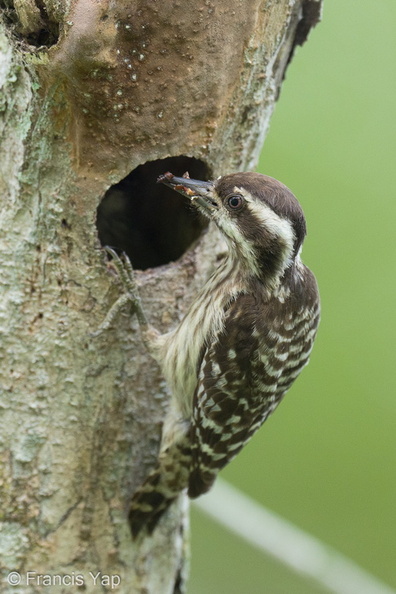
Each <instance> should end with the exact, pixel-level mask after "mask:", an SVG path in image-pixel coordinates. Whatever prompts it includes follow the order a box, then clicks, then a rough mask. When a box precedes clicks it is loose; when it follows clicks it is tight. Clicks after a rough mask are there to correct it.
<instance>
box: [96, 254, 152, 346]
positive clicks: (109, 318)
mask: <svg viewBox="0 0 396 594" xmlns="http://www.w3.org/2000/svg"><path fill="white" fill-rule="evenodd" d="M103 249H104V250H105V251H106V252H107V254H108V255H109V256H111V260H110V265H111V266H113V267H114V268H115V269H116V271H117V273H118V277H119V279H120V281H121V283H122V285H123V287H124V292H123V293H122V295H120V296H119V297H118V299H117V301H116V302H115V303H114V304H113V305H112V306H111V308H110V309H109V311H108V313H107V315H106V317H105V319H104V320H103V322H102V323H101V324H100V326H99V328H98V329H97V330H96V332H93V336H98V335H99V334H101V333H102V332H104V331H105V330H108V329H109V328H110V326H111V324H112V323H113V322H114V320H115V318H116V317H117V315H118V314H119V312H120V311H121V310H122V309H123V308H124V307H125V305H126V304H128V303H130V304H131V305H132V307H133V310H134V312H135V313H136V315H137V318H138V321H139V324H140V327H141V329H142V330H143V331H144V330H147V328H148V322H147V318H146V315H145V313H144V310H143V306H142V302H141V299H140V296H139V289H138V286H137V284H136V279H135V273H134V270H133V266H132V263H131V261H130V259H129V258H128V256H127V255H126V253H125V252H123V253H122V255H121V257H120V256H119V255H118V254H117V252H116V251H115V250H114V249H113V248H111V247H109V246H105V247H104V248H103Z"/></svg>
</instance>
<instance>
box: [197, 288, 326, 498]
mask: <svg viewBox="0 0 396 594" xmlns="http://www.w3.org/2000/svg"><path fill="white" fill-rule="evenodd" d="M317 318H318V313H315V312H314V311H313V309H312V307H311V306H310V304H309V303H303V304H302V306H301V307H300V308H299V309H297V310H295V308H294V304H291V303H288V302H286V303H283V304H282V303H281V302H280V301H279V300H274V301H273V302H269V303H268V302H267V303H262V302H260V301H259V300H258V299H257V298H256V297H255V296H254V295H240V296H239V297H238V298H237V299H236V301H234V302H233V303H232V304H231V306H230V307H229V309H228V311H227V313H226V318H225V325H224V329H223V331H222V332H221V333H220V334H219V335H218V336H217V337H216V338H215V340H214V341H213V343H212V344H211V345H210V346H208V348H207V349H206V351H205V353H204V356H203V359H202V363H201V366H200V370H199V380H198V385H197V388H196V391H195V395H194V414H193V419H192V426H191V444H192V445H191V448H192V466H191V471H190V478H189V492H188V493H189V496H190V497H198V496H199V495H201V494H202V493H205V492H206V491H207V490H208V489H210V487H211V485H212V484H213V482H214V480H215V478H216V475H217V473H218V471H219V470H220V469H221V468H223V467H224V466H225V465H226V464H228V462H229V461H230V460H232V458H234V456H236V454H237V453H238V452H239V451H240V450H241V448H242V447H243V446H244V445H245V443H246V442H247V441H248V440H249V439H250V438H251V437H252V435H253V434H254V433H255V432H256V431H257V429H258V428H259V427H260V426H261V425H262V424H263V422H264V421H265V420H266V418H267V417H268V415H270V414H271V413H272V411H273V410H274V409H275V408H276V406H277V405H278V403H279V401H280V400H281V398H282V396H283V395H284V393H285V392H286V391H287V389H288V388H289V387H290V385H291V384H292V383H293V381H294V380H295V378H296V377H297V375H298V374H299V373H300V371H301V369H302V368H303V367H304V365H305V364H306V363H307V362H308V357H309V353H310V351H311V348H312V344H313V339H314V337H315V333H316V327H317V323H318V319H317Z"/></svg>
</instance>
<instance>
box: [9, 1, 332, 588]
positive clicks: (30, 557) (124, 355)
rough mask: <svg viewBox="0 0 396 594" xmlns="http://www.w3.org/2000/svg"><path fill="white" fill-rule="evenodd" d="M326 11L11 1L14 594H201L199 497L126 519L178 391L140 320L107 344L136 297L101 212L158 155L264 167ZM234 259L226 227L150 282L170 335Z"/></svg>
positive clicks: (267, 5) (144, 287) (156, 311)
mask: <svg viewBox="0 0 396 594" xmlns="http://www.w3.org/2000/svg"><path fill="white" fill-rule="evenodd" d="M320 3H321V2H320V0H227V2H215V1H214V0H213V1H212V0H202V1H198V2H197V1H196V0H179V1H176V0H161V1H159V0H158V1H156V0H128V1H126V0H117V2H112V1H110V0H40V1H39V0H14V1H13V2H12V1H11V0H3V1H2V2H0V9H1V19H0V87H1V90H0V115H1V123H0V130H1V144H0V187H1V194H0V195H1V197H2V199H1V207H0V269H1V274H0V296H1V297H0V359H1V367H0V415H1V424H0V493H1V494H0V499H1V512H0V521H1V530H0V568H1V575H0V580H1V588H0V589H1V591H2V592H5V593H8V592H13V593H16V592H18V593H19V592H20V593H25V592H29V593H30V592H42V591H43V585H44V586H47V587H48V586H49V585H50V588H49V589H48V591H51V592H54V593H58V592H70V591H78V587H79V585H81V584H80V581H81V579H82V580H83V581H84V584H85V590H84V591H85V592H88V593H89V592H96V591H104V592H106V591H111V590H112V586H114V585H116V586H117V590H116V591H117V592H120V593H122V594H126V593H135V592H136V593H138V592H139V593H140V592H141V593H143V592H144V593H147V594H151V593H152V594H158V593H161V594H168V593H173V592H183V591H185V575H186V571H187V563H186V558H187V544H186V542H187V539H186V527H187V524H188V522H187V519H186V518H187V502H186V500H185V497H184V496H181V497H180V501H179V502H178V503H177V504H175V505H174V506H173V507H172V509H171V511H170V513H169V514H168V515H167V516H166V518H164V520H163V521H162V522H161V524H160V526H159V528H158V530H156V532H155V533H154V535H153V536H152V537H150V538H141V539H140V540H139V541H138V542H136V543H133V542H132V540H131V536H130V532H129V527H128V525H127V521H126V510H127V508H128V502H129V500H130V497H131V494H132V493H133V491H134V489H135V488H136V487H137V486H138V485H139V484H140V482H141V481H142V480H143V478H144V477H145V475H146V473H147V471H148V469H149V468H150V465H151V464H152V463H153V461H154V459H155V456H156V452H157V447H158V441H159V437H160V430H161V421H162V419H163V416H164V411H165V409H166V404H167V391H166V386H165V385H164V382H163V380H162V378H161V375H160V373H159V370H158V368H157V366H156V365H155V364H154V363H153V361H152V360H151V359H150V358H149V356H148V355H147V354H146V352H145V351H144V349H143V347H142V344H141V341H140V336H139V332H138V329H137V323H136V320H135V319H134V318H133V317H132V316H131V315H130V312H128V311H126V312H125V313H124V315H122V316H120V317H119V318H118V319H117V320H116V322H115V323H114V327H113V328H112V329H111V330H110V331H108V332H106V333H105V334H104V335H102V336H99V337H97V338H95V337H93V336H92V335H91V334H92V332H93V331H94V330H95V329H97V327H98V326H99V324H100V322H101V321H102V320H103V318H104V316H105V313H106V311H107V310H108V308H109V307H110V305H111V304H112V303H113V301H114V300H115V299H116V297H117V295H118V290H119V286H118V285H117V281H116V279H115V278H114V275H111V274H110V273H109V272H108V270H107V269H106V264H105V258H104V256H103V253H102V251H101V250H100V244H99V241H98V234H97V228H96V213H97V207H98V205H99V203H100V201H101V199H102V198H103V196H104V194H105V192H106V191H107V190H108V189H109V187H110V186H111V185H112V184H115V183H117V182H119V181H120V180H122V179H123V178H124V177H125V176H127V175H128V174H129V173H130V172H131V171H132V170H134V169H135V168H136V167H138V166H140V165H142V164H144V163H146V162H148V161H154V160H158V159H165V158H167V157H179V156H181V155H183V156H185V157H189V158H194V159H196V160H199V162H200V163H201V164H202V166H203V167H204V168H206V170H207V172H208V175H209V176H210V175H213V176H218V175H221V174H224V173H227V172H228V173H229V172H232V171H237V170H246V169H251V168H254V166H255V163H256V160H257V157H258V153H259V150H260V148H261V145H262V141H263V138H264V135H265V132H266V129H267V126H268V122H269V118H270V115H271V112H272V110H273V107H274V103H275V100H276V97H277V94H278V91H279V87H280V84H281V81H282V79H283V75H284V71H285V68H286V65H287V63H288V61H289V59H290V56H291V55H292V52H293V49H294V45H295V43H302V42H303V41H304V39H305V37H306V35H307V33H308V31H309V29H310V27H311V26H312V25H313V24H315V23H316V21H317V20H318V18H319V13H320ZM174 173H178V174H180V173H182V172H177V171H175V172H174ZM137 191H139V188H137ZM222 249H223V247H222V243H221V241H219V237H218V235H217V234H216V232H215V231H214V230H212V229H209V231H208V232H206V233H204V234H202V236H201V237H200V239H199V240H198V241H197V242H195V243H194V244H193V245H192V247H191V248H190V249H188V250H186V251H185V253H184V254H183V255H181V257H180V258H179V259H178V260H177V261H176V262H169V263H168V264H166V265H163V266H160V267H155V268H151V269H150V268H149V269H147V270H145V271H143V272H139V273H138V279H139V283H140V285H141V295H142V299H143V302H144V304H145V306H146V310H147V314H148V317H149V319H150V320H151V321H152V322H153V324H154V325H155V326H156V327H158V328H159V329H163V330H166V329H168V328H169V327H170V326H171V325H172V323H175V322H176V321H177V320H178V319H180V317H181V316H182V315H183V312H184V311H185V309H186V307H187V306H188V304H189V302H190V301H191V299H192V297H193V296H194V294H195V293H196V291H197V288H198V287H200V286H201V284H202V283H203V282H204V280H205V279H206V278H207V276H208V274H209V273H210V271H211V270H212V267H213V266H214V265H215V263H216V258H217V257H219V255H220V254H221V251H222ZM10 571H18V572H20V574H21V583H20V585H19V586H14V585H9V584H8V582H7V576H8V574H9V572H10ZM28 572H31V573H28ZM89 572H91V573H89ZM98 572H101V574H100V575H99V577H97V578H96V581H95V580H94V577H93V576H97V575H98ZM40 576H41V577H40ZM43 576H44V577H43ZM46 576H49V577H46ZM55 576H61V578H62V576H63V578H64V577H65V576H66V578H65V579H63V580H61V581H60V580H59V578H56V577H55ZM67 576H69V577H67ZM107 576H110V577H109V578H107ZM114 576H119V577H120V584H118V583H116V582H117V579H116V578H115V582H114V580H113V581H110V580H111V579H112V577H113V578H114ZM45 579H47V583H46V584H45V583H44V580H45ZM48 580H52V581H48ZM70 580H71V581H72V583H70ZM73 580H74V582H73ZM59 582H60V583H59Z"/></svg>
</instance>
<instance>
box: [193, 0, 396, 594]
mask: <svg viewBox="0 0 396 594" xmlns="http://www.w3.org/2000/svg"><path fill="white" fill-rule="evenodd" d="M395 29H396V2H395V1H394V0H376V1H375V2H372V1H371V0H370V1H369V0H360V1H359V2H353V1H350V0H349V1H348V0H327V1H326V0H325V5H324V15H323V21H322V23H320V24H319V25H318V26H317V27H316V28H315V29H314V30H313V31H312V32H311V35H310V38H309V41H308V42H307V43H306V45H304V46H303V47H302V48H300V49H298V50H297V53H296V55H295V57H294V59H293V61H292V63H291V65H290V66H289V69H288V71H287V77H286V81H285V82H284V85H283V88H282V92H281V96H280V100H279V102H278V105H277V107H276V110H275V114H274V116H273V119H272V122H271V128H270V132H269V134H268V137H267V140H266V142H265V146H264V149H263V152H262V155H261V160H260V167H259V170H260V171H261V172H264V173H267V174H269V175H272V176H273V177H276V178H279V179H280V180H281V181H283V182H284V183H285V184H286V185H288V186H289V187H290V188H291V189H292V191H293V192H294V193H295V194H296V195H297V197H298V198H299V200H300V201H301V203H302V205H303V207H304V210H305V214H306V217H307V220H308V238H307V240H306V243H305V245H304V252H303V258H304V261H305V263H306V264H308V265H309V266H310V267H311V268H312V269H313V270H314V272H315V274H316V276H317V279H318V281H319V286H320V290H321V297H322V323H321V327H320V332H319V335H318V339H317V342H316V345H315V348H314V351H313V355H312V357H311V363H310V365H309V366H308V368H307V369H305V370H304V373H303V374H302V376H301V377H300V378H299V379H298V381H297V383H296V384H295V386H294V387H293V388H292V390H291V392H290V393H289V394H288V396H287V397H286V398H285V401H284V402H283V403H282V405H281V406H280V408H279V409H278V410H277V412H276V413H275V415H274V416H273V417H271V419H270V420H269V421H268V422H267V423H266V424H265V426H264V427H263V428H262V429H261V430H260V432H259V433H258V434H257V435H256V436H255V437H254V438H253V440H252V441H251V442H250V444H249V445H248V446H247V447H246V448H245V449H244V451H243V452H242V453H241V454H239V456H238V457H237V458H236V460H235V461H234V462H233V463H232V464H231V465H230V466H229V467H227V468H226V469H225V471H224V472H223V473H222V477H223V478H225V479H226V480H228V481H229V482H231V483H232V484H234V485H235V486H238V487H239V488H240V489H242V490H243V491H244V492H246V493H248V494H249V495H250V496H251V497H253V498H255V499H256V500H257V501H259V502H261V503H262V504H263V505H264V506H266V507H268V508H269V509H271V510H274V511H276V512H277V513H278V514H280V515H282V516H283V517H284V518H287V519H288V520H289V521H291V522H293V523H294V524H296V525H297V526H299V527H301V528H303V529H304V530H306V531H308V532H309V533H311V534H313V535H315V536H316V537H317V538H319V539H321V540H322V541H323V542H325V543H328V544H330V545H331V546H333V547H335V548H336V549H338V550H339V551H341V552H342V553H343V554H345V555H347V556H348V557H350V558H351V559H353V560H354V561H355V562H357V563H359V564H360V565H361V566H362V567H364V568H365V569H366V570H368V571H370V572H371V573H372V574H374V575H375V576H377V577H379V578H380V579H382V580H383V581H384V582H387V583H388V584H389V585H391V586H393V587H394V588H395V589H396V473H395V466H396V465H395V460H396V348H395V347H396V345H395V333H396V323H395V322H396V315H395V307H396V265H395V256H396V240H395V236H396V234H395V223H396V192H395V185H394V184H395V181H394V180H395V173H396V165H395V156H396V124H395V110H396V69H395V59H396V34H395ZM236 513H237V510H236ZM278 592H279V593H282V594H285V593H286V594H289V593H291V594H295V593H296V594H299V593H302V594H311V593H312V594H314V593H316V594H321V593H322V592H323V591H322V590H321V589H320V588H319V587H318V586H317V585H315V584H311V583H308V582H307V581H304V579H303V578H301V577H299V576H296V575H295V574H293V573H292V572H291V571H290V570H288V569H285V568H284V567H282V566H281V565H280V564H279V563H276V562H274V561H272V560H270V559H268V558H266V557H264V556H263V555H262V554H260V553H259V552H258V551H257V550H255V549H253V548H251V547H250V546H249V545H247V544H246V543H244V542H242V541H241V540H239V539H238V538H237V537H235V536H234V535H232V534H231V533H228V532H227V531H226V530H225V529H223V528H221V527H219V526H218V525H217V524H216V523H214V522H213V521H212V520H210V519H209V518H207V517H206V516H205V515H204V514H203V513H202V512H201V511H199V510H197V509H196V508H195V509H194V507H193V509H192V574H191V581H190V589H189V594H212V593H213V594H219V593H221V594H223V593H224V594H234V593H235V594H241V593H244V594H256V593H266V594H267V593H270V594H274V593H278Z"/></svg>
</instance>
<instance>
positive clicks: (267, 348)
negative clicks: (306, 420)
mask: <svg viewBox="0 0 396 594" xmlns="http://www.w3.org/2000/svg"><path fill="white" fill-rule="evenodd" d="M158 182H159V183H163V184H165V185H167V186H169V187H171V188H173V189H174V190H176V191H178V192H179V193H181V194H182V195H184V196H186V197H187V198H189V200H190V201H191V204H192V205H193V206H194V207H195V208H196V209H197V210H198V211H199V212H200V213H201V214H202V215H204V216H206V217H208V218H209V219H210V220H211V221H213V223H215V224H216V225H217V227H218V228H219V230H220V232H221V233H222V235H223V236H224V239H225V240H226V243H227V246H228V252H227V255H226V257H225V259H224V260H223V261H222V262H221V264H220V265H219V267H218V268H217V269H216V270H215V271H214V272H213V274H212V275H211V277H210V278H209V280H208V281H207V282H206V284H205V285H204V286H203V287H202V289H201V290H200V291H199V292H198V294H197V296H196V298H195V300H194V301H193V303H192V304H191V306H190V308H189V310H188V311H187V313H186V315H185V317H184V318H183V320H182V321H181V322H180V324H179V325H178V326H177V327H176V328H175V329H173V330H171V331H170V332H168V333H166V334H160V333H158V332H157V331H156V330H155V329H154V328H152V327H151V326H150V324H149V323H148V322H147V319H146V316H145V314H144V311H143V307H142V304H141V301H140V298H139V295H138V292H137V287H136V283H135V282H134V279H133V270H132V267H131V265H130V263H129V262H128V261H127V259H126V257H125V258H124V261H122V260H121V258H120V257H119V256H117V254H116V253H115V252H114V251H112V250H109V249H108V251H109V252H110V253H111V255H112V257H113V259H114V264H115V265H116V267H117V268H118V270H119V271H120V275H121V277H122V278H123V279H124V281H125V284H126V285H127V287H128V292H127V293H126V295H123V296H121V297H120V300H119V301H120V305H123V304H125V303H126V301H128V300H129V301H132V303H133V305H134V308H135V311H136V314H137V317H138V320H139V323H140V327H141V331H142V338H143V340H144V343H145V344H146V346H147V348H148V349H149V351H150V353H151V354H152V355H153V357H154V358H155V359H156V360H157V361H158V363H159V365H160V366H161V369H162V372H163V375H164V377H165V379H166V380H167V383H168V385H169V387H170V390H171V393H172V397H171V402H170V407H169V413H168V416H167V418H166V419H165V422H164V427H163V436H162V442H161V447H160V453H159V457H158V462H157V464H156V466H155V468H154V469H153V470H152V471H151V473H150V474H149V475H148V477H147V478H146V480H145V481H144V483H143V484H142V485H141V487H140V488H138V490H137V491H136V492H135V494H134V495H133V498H132V503H131V507H130V512H129V520H130V525H131V530H132V534H133V536H134V537H136V536H137V535H138V534H139V532H140V531H141V530H142V529H143V528H145V529H146V530H147V531H148V532H149V533H151V532H152V531H153V530H154V528H155V527H156V525H157V522H158V520H159V518H160V517H161V515H162V514H163V513H164V511H165V510H166V509H167V508H168V507H169V505H170V504H171V503H172V502H173V501H174V500H175V499H176V497H177V496H178V494H179V493H180V492H181V491H184V490H187V493H188V495H189V497H191V498H195V497H198V496H199V495H201V494H203V493H205V492H206V491H208V490H209V489H210V487H211V486H212V484H213V482H214V480H215V478H216V476H217V473H218V472H219V471H220V470H221V469H222V468H223V467H224V466H225V465H226V464H228V463H229V462H230V461H231V460H232V459H233V458H234V457H235V456H236V455H237V453H238V452H239V451H240V450H241V449H242V447H243V446H244V445H245V444H246V443H247V441H248V440H249V439H250V438H251V437H252V435H253V434H254V433H255V432H256V431H257V429H259V427H260V426H261V425H262V424H263V423H264V421H265V420H266V419H267V417H268V416H269V415H270V414H271V413H272V412H273V411H274V410H275V408H276V407H277V406H278V404H279V402H280V401H281V400H282V398H283V396H284V394H285V392H286V391H287V390H288V389H289V388H290V386H291V384H292V383H293V382H294V380H295V379H296V377H297V376H298V375H299V373H300V372H301V370H302V368H303V367H304V366H305V365H306V364H307V363H308V359H309V355H310V352H311V349H312V346H313V342H314V339H315V336H316V332H317V328H318V323H319V317H320V301H319V293H318V288H317V284H316V280H315V277H314V275H313V273H312V272H311V271H310V270H309V269H308V268H307V267H306V266H305V265H304V264H303V263H302V261H301V257H300V254H301V248H302V244H303V241H304V237H305V235H306V223H305V217H304V214H303V211H302V208H301V206H300V204H299V203H298V201H297V199H296V198H295V196H294V195H293V194H292V192H291V191H290V190H289V189H288V188H287V187H286V186H285V185H283V184H282V183H281V182H279V181H277V180H276V179H274V178H272V177H269V176H266V175H262V174H259V173H252V172H243V173H233V174H230V175H225V176H222V177H219V178H218V179H217V180H215V181H200V180H195V179H190V178H189V177H188V175H186V177H176V176H174V175H173V174H172V173H170V172H168V173H165V174H164V175H162V176H160V178H159V179H158ZM116 309H117V307H114V306H113V308H112V310H111V311H112V313H111V315H110V316H109V318H108V321H107V322H106V323H105V326H106V327H107V326H108V325H109V323H110V321H111V320H112V319H113V318H114V315H115V311H116Z"/></svg>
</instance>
